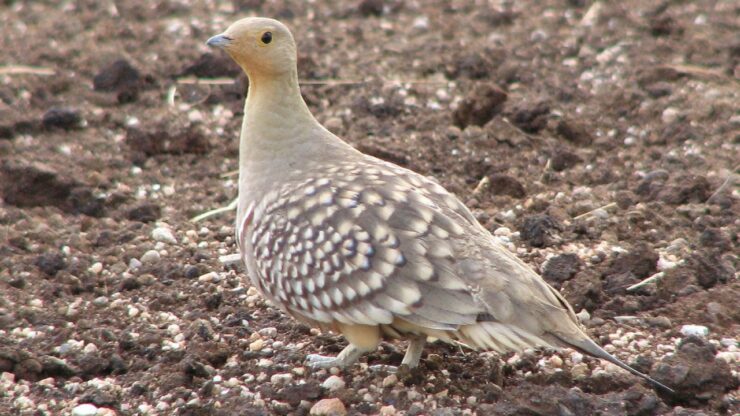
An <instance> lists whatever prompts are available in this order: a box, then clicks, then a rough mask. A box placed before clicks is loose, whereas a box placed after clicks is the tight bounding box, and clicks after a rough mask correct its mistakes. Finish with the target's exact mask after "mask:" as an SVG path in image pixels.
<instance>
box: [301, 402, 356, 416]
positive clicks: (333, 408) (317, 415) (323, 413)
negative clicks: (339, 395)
mask: <svg viewBox="0 0 740 416" xmlns="http://www.w3.org/2000/svg"><path fill="white" fill-rule="evenodd" d="M309 414H311V415H312V416H344V415H346V414H347V408H346V407H344V403H342V401H341V400H339V399H322V400H319V401H318V402H316V404H314V405H313V406H311V410H310V412H309Z"/></svg>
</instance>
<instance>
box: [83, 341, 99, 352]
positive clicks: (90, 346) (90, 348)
mask: <svg viewBox="0 0 740 416" xmlns="http://www.w3.org/2000/svg"><path fill="white" fill-rule="evenodd" d="M82 351H83V352H84V353H85V354H92V353H94V352H98V347H97V345H95V344H92V343H90V344H87V345H85V348H83V349H82Z"/></svg>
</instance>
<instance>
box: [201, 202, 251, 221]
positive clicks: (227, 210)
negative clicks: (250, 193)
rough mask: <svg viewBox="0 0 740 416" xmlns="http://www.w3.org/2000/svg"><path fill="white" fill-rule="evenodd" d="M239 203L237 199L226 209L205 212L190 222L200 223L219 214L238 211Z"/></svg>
mask: <svg viewBox="0 0 740 416" xmlns="http://www.w3.org/2000/svg"><path fill="white" fill-rule="evenodd" d="M238 202H239V199H238V198H237V199H235V200H233V201H231V203H230V204H229V205H227V206H225V207H221V208H216V209H212V210H210V211H206V212H204V213H202V214H200V215H196V216H195V217H193V218H191V219H190V221H192V222H199V221H203V220H204V219H206V218H210V217H213V216H214V215H219V214H222V213H224V212H229V211H233V210H235V209H236V206H237V204H238Z"/></svg>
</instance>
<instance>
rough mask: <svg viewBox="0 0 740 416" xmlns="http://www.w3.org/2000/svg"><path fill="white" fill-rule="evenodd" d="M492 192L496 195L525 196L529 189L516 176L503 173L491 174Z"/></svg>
mask: <svg viewBox="0 0 740 416" xmlns="http://www.w3.org/2000/svg"><path fill="white" fill-rule="evenodd" d="M491 192H493V193H494V194H495V195H508V196H510V197H512V198H524V197H525V196H526V195H527V191H526V190H525V189H524V185H522V183H521V182H519V181H518V180H517V179H516V178H514V177H511V176H509V175H505V174H502V173H496V174H493V175H491Z"/></svg>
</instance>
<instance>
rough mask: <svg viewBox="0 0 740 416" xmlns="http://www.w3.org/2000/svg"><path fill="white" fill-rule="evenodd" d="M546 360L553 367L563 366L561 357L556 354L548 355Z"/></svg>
mask: <svg viewBox="0 0 740 416" xmlns="http://www.w3.org/2000/svg"><path fill="white" fill-rule="evenodd" d="M547 361H548V362H549V363H550V365H551V366H553V367H555V368H560V367H562V366H563V359H562V358H560V357H559V356H557V355H553V356H550V358H549V359H548V360H547Z"/></svg>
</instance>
